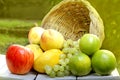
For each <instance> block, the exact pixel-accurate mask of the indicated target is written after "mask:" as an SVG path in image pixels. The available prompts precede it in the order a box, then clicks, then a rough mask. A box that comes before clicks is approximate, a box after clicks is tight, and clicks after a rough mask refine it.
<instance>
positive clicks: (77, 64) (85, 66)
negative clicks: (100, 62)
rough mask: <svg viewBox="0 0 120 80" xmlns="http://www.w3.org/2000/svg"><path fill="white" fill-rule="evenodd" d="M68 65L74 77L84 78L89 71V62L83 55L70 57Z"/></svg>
mask: <svg viewBox="0 0 120 80" xmlns="http://www.w3.org/2000/svg"><path fill="white" fill-rule="evenodd" d="M68 65H69V68H70V71H71V72H72V74H73V75H75V76H84V75H87V74H89V73H90V71H91V60H90V58H89V57H88V56H87V55H86V54H84V53H80V54H78V55H74V56H72V57H71V58H70V61H69V64H68Z"/></svg>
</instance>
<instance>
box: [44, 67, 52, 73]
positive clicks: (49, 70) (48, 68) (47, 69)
mask: <svg viewBox="0 0 120 80" xmlns="http://www.w3.org/2000/svg"><path fill="white" fill-rule="evenodd" d="M44 68H45V72H46V74H50V73H51V71H52V67H51V66H49V65H46V66H45V67H44Z"/></svg>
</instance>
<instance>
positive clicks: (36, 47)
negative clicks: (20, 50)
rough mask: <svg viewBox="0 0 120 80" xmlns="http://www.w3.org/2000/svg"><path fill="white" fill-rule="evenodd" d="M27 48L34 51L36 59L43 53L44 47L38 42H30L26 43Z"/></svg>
mask: <svg viewBox="0 0 120 80" xmlns="http://www.w3.org/2000/svg"><path fill="white" fill-rule="evenodd" d="M26 47H27V48H29V49H30V50H31V51H32V52H33V53H34V61H35V60H36V59H37V57H38V56H40V55H41V54H43V51H42V49H41V48H40V46H39V45H37V44H28V45H26Z"/></svg>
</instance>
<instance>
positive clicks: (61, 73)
mask: <svg viewBox="0 0 120 80" xmlns="http://www.w3.org/2000/svg"><path fill="white" fill-rule="evenodd" d="M57 76H58V77H63V76H65V74H64V72H63V71H58V72H57Z"/></svg>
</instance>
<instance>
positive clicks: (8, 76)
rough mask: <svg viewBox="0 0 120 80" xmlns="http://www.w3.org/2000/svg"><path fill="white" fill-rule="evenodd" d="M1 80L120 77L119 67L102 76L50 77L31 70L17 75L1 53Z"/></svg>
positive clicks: (109, 79) (116, 79) (112, 79)
mask: <svg viewBox="0 0 120 80" xmlns="http://www.w3.org/2000/svg"><path fill="white" fill-rule="evenodd" d="M0 80H120V77H119V73H118V71H117V69H115V70H114V71H113V72H112V73H111V75H109V76H102V77H101V76H97V75H95V74H91V75H89V76H84V77H76V76H65V77H56V78H50V77H49V76H47V75H44V74H39V73H37V72H35V71H31V72H29V73H28V74H25V75H15V74H12V73H10V71H9V70H8V68H7V65H6V59H5V55H1V54H0Z"/></svg>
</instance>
